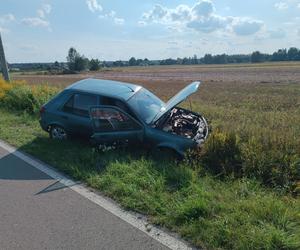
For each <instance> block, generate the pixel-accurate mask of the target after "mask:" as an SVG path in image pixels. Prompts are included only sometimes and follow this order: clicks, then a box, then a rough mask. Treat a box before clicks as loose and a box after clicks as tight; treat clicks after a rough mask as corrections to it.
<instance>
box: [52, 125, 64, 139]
mask: <svg viewBox="0 0 300 250" xmlns="http://www.w3.org/2000/svg"><path fill="white" fill-rule="evenodd" d="M49 135H50V138H51V139H53V140H59V141H63V140H66V139H67V138H68V134H67V132H66V130H65V129H64V128H63V127H61V126H57V125H53V126H51V128H50V131H49Z"/></svg>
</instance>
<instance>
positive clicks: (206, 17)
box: [139, 0, 263, 36]
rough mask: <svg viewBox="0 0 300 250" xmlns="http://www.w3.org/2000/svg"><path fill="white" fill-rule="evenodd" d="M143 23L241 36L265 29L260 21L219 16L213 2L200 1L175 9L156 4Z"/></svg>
mask: <svg viewBox="0 0 300 250" xmlns="http://www.w3.org/2000/svg"><path fill="white" fill-rule="evenodd" d="M141 22H144V24H147V23H160V24H163V25H166V26H168V28H169V29H175V30H183V29H186V28H190V29H193V30H196V31H199V32H204V33H211V32H214V31H218V30H221V31H222V30H223V31H232V32H233V33H235V34H237V35H240V36H246V35H252V34H255V33H256V32H258V31H259V30H260V29H261V28H262V27H263V22H262V21H259V20H254V19H251V18H245V17H231V16H220V15H217V14H216V8H215V6H214V4H213V2H212V1H211V0H199V1H198V2H197V3H196V4H195V5H194V6H192V7H190V6H188V5H178V6H177V7H176V8H174V9H170V8H166V7H164V6H162V5H159V4H156V5H155V6H154V8H153V9H152V10H150V11H148V12H146V13H144V14H143V15H142V20H141V21H140V22H139V23H141Z"/></svg>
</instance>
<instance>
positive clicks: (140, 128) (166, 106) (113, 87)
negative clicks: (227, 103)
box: [40, 79, 208, 155]
mask: <svg viewBox="0 0 300 250" xmlns="http://www.w3.org/2000/svg"><path fill="white" fill-rule="evenodd" d="M199 86H200V82H193V83H191V84H190V85H188V86H187V87H185V88H184V89H183V90H181V91H180V92H179V93H178V94H177V95H175V96H174V97H173V98H171V99H170V100H169V101H168V102H167V103H165V102H163V101H162V100H161V99H159V98H158V97H157V96H155V95H154V94H153V93H151V92H150V91H149V90H147V89H145V88H143V87H141V86H138V85H134V84H130V83H124V82H117V81H110V80H98V79H85V80H81V81H79V82H76V83H74V84H72V85H71V86H69V87H67V88H66V89H65V90H63V91H62V92H61V93H59V94H58V95H57V96H56V97H54V98H53V99H52V100H50V101H49V102H48V103H47V104H45V105H43V106H42V107H41V110H40V124H41V127H42V128H43V129H44V130H45V131H47V132H49V134H50V137H51V138H53V139H59V140H63V139H66V138H68V137H69V136H71V135H74V134H75V135H79V134H80V135H85V136H88V137H89V138H90V139H91V141H92V142H93V143H96V144H99V145H103V144H107V143H112V142H131V143H142V144H144V145H146V146H148V147H151V148H153V147H157V148H168V149H172V150H174V151H175V152H177V153H179V154H180V155H183V154H184V152H185V151H186V150H187V149H190V148H194V147H197V146H199V145H201V144H203V142H204V141H205V140H206V138H207V136H208V125H207V122H206V120H205V118H204V117H203V116H202V115H200V114H198V113H195V112H192V111H189V110H186V109H184V108H181V107H178V105H179V104H180V103H181V102H183V101H184V100H185V99H187V98H188V97H189V96H190V95H192V94H193V93H195V92H196V91H197V90H198V88H199Z"/></svg>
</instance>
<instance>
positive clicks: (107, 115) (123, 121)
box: [90, 107, 141, 132]
mask: <svg viewBox="0 0 300 250" xmlns="http://www.w3.org/2000/svg"><path fill="white" fill-rule="evenodd" d="M90 115H91V119H92V121H93V125H94V129H95V132H110V131H129V130H138V129H140V128H141V127H140V125H139V124H138V123H137V122H136V121H134V120H133V119H132V118H131V117H129V116H128V115H127V114H125V113H123V112H121V111H119V110H118V109H114V108H108V107H107V108H106V107H94V108H91V113H90Z"/></svg>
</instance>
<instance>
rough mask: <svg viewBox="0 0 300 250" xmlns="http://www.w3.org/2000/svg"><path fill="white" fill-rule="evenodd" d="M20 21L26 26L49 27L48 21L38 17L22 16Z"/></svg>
mask: <svg viewBox="0 0 300 250" xmlns="http://www.w3.org/2000/svg"><path fill="white" fill-rule="evenodd" d="M21 22H22V23H23V24H25V25H27V26H31V27H49V26H50V23H49V22H48V21H46V20H44V19H41V18H39V17H27V18H23V19H22V20H21Z"/></svg>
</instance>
